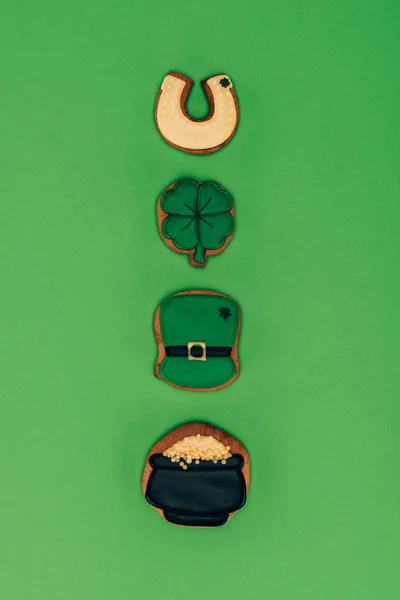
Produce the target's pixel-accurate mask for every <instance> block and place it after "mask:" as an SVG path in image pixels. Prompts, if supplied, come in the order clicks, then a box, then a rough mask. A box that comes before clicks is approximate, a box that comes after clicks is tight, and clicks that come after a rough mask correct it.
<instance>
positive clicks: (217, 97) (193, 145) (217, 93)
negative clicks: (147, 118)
mask: <svg viewBox="0 0 400 600" xmlns="http://www.w3.org/2000/svg"><path fill="white" fill-rule="evenodd" d="M201 85H202V87H203V90H204V93H205V95H206V97H207V100H208V103H209V106H210V110H209V112H208V115H207V116H206V117H205V118H204V119H194V118H193V117H191V116H190V115H189V114H188V113H187V110H186V102H187V99H188V96H189V93H190V90H191V89H192V86H193V80H192V79H190V77H186V75H182V74H181V73H176V72H175V71H170V72H169V73H168V75H166V77H164V81H163V82H162V84H161V89H160V91H159V93H158V97H157V102H156V109H155V120H156V125H157V128H158V130H159V132H160V134H161V136H162V137H163V138H164V140H165V141H166V142H167V143H168V144H169V145H170V146H173V147H174V148H177V149H178V150H182V151H183V152H188V153H189V154H211V153H212V152H216V151H217V150H220V149H221V148H223V147H224V146H225V145H226V144H227V143H228V142H229V141H230V140H231V139H232V138H233V136H234V135H235V133H236V129H237V127H238V123H239V103H238V99H237V96H236V93H235V90H234V89H233V84H232V81H231V79H230V78H229V77H228V76H227V75H224V74H221V75H213V76H212V77H209V78H208V79H204V80H203V81H202V82H201Z"/></svg>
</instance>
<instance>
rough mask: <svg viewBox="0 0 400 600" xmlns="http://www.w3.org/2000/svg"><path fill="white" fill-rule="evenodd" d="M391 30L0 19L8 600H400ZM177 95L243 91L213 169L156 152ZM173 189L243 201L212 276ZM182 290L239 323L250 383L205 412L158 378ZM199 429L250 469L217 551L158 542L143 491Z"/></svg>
mask: <svg viewBox="0 0 400 600" xmlns="http://www.w3.org/2000/svg"><path fill="white" fill-rule="evenodd" d="M398 7H399V3H398V0H391V1H390V0H388V1H385V0H380V1H372V0H367V1H365V2H354V1H350V0H335V1H333V2H332V1H329V2H328V1H327V0H324V1H321V0H312V1H311V0H305V1H304V0H303V1H295V0H285V1H282V0H268V1H267V2H266V1H265V0H257V1H256V2H243V1H239V0H231V1H230V2H227V0H207V1H205V2H202V3H197V2H194V3H190V2H187V1H184V0H172V1H171V2H143V3H138V2H133V1H132V0H130V1H128V0H117V1H114V2H111V1H110V0H83V1H82V0H79V1H78V0H70V1H68V2H67V1H63V2H49V1H48V0H39V1H37V2H28V1H26V0H25V1H22V2H18V3H17V2H11V1H10V2H7V3H6V4H3V5H2V9H1V18H0V23H1V25H0V28H1V31H0V56H1V59H0V63H1V67H0V69H1V71H0V81H1V93H0V105H1V109H0V115H1V143H0V144H1V156H0V165H1V167H0V177H1V183H0V198H1V215H0V227H1V233H0V244H1V248H0V260H1V310H0V319H1V351H2V356H1V362H0V364H1V371H2V373H1V378H0V384H1V414H0V457H1V473H0V476H1V481H0V489H1V492H0V502H1V508H0V519H1V523H0V541H1V548H0V570H1V573H0V597H1V598H2V599H3V600H90V599H95V600H110V599H115V600H125V599H130V598H141V599H145V600H147V599H150V598H165V599H173V600H181V599H182V600H183V599H187V598H190V599H191V600H199V599H200V598H207V599H209V600H213V599H217V598H229V599H230V600H236V599H237V600H239V599H242V598H250V599H251V600H253V599H257V598H264V597H265V598H271V599H273V600H369V599H371V600H392V599H393V600H394V599H396V598H398V597H399V595H400V576H399V574H398V559H399V554H400V541H399V539H400V514H399V499H400V498H399V491H400V489H399V488H400V485H399V467H400V448H399V425H400V423H399V417H400V410H399V388H400V375H399V349H400V342H399V338H400V317H399V301H400V275H399V258H400V253H399V250H400V238H399V224H400V203H399V190H400V183H399V181H400V179H399V159H400V148H399V139H400V127H399V97H400V84H399V80H400V78H399V71H398V69H399V60H400V52H399V48H400V42H399V34H400V14H399V8H398ZM170 69H173V70H178V71H182V72H183V73H185V74H187V75H189V76H191V77H192V78H193V79H195V80H196V81H197V82H198V81H199V80H200V79H201V78H203V77H207V76H210V75H212V74H214V73H216V72H220V71H225V72H226V73H228V74H229V75H230V76H231V77H232V79H233V81H234V84H235V87H236V90H237V93H238V96H239V101H240V106H241V111H242V118H241V122H240V126H239V130H238V132H237V135H236V137H235V138H234V139H233V140H232V142H231V143H230V144H229V145H228V146H227V147H226V148H225V149H224V150H222V151H221V152H218V153H216V154H214V155H211V156H203V157H202V156H189V155H185V154H184V153H182V152H179V151H177V150H174V149H172V148H170V147H169V146H168V145H167V144H165V143H164V142H163V141H162V139H161V138H160V136H159V134H158V133H157V131H156V129H155V125H154V121H153V106H154V102H155V98H156V94H157V91H158V88H159V85H160V84H161V81H162V78H163V77H164V75H165V74H166V72H167V71H168V70H170ZM190 109H191V111H192V113H193V114H194V115H195V116H198V117H199V116H203V115H204V113H205V111H206V103H205V100H204V98H203V97H202V93H201V89H200V87H199V86H198V85H196V89H195V92H194V94H193V97H192V98H191V99H190ZM182 176H193V177H197V178H199V179H207V178H209V179H216V180H217V181H219V182H220V183H221V184H222V185H224V186H226V187H227V189H228V190H229V191H230V192H231V193H232V194H233V195H234V197H235V201H236V209H237V232H236V237H235V238H234V239H233V241H232V243H231V245H230V246H229V247H228V249H227V250H226V251H225V252H224V254H223V255H221V256H219V257H216V258H210V260H209V264H208V265H207V267H206V269H205V270H204V271H199V270H195V269H193V268H191V267H189V264H188V260H187V257H184V256H179V255H176V254H173V253H172V252H171V251H169V250H168V249H167V247H166V246H165V245H164V244H163V243H162V241H161V240H160V238H159V236H158V233H157V229H156V219H155V203H156V199H157V196H158V194H159V193H160V192H161V191H162V190H163V189H164V188H165V187H166V186H167V185H168V184H169V183H170V182H171V181H173V180H174V179H176V178H177V177H182ZM193 287H204V288H213V289H217V290H219V291H222V292H226V293H228V294H230V295H231V296H232V297H233V298H235V299H236V300H238V301H239V303H240V304H241V307H242V310H243V315H244V321H243V337H242V343H241V359H242V368H243V372H242V375H241V377H240V379H239V380H238V381H237V382H236V383H234V384H233V385H232V386H231V387H228V388H226V389H225V390H223V391H221V392H217V393H214V394H198V395H195V394H191V393H190V392H181V391H179V390H176V389H173V388H171V387H169V386H167V385H164V384H163V383H161V382H160V381H158V380H156V379H155V378H154V377H153V374H152V369H153V364H154V361H155V357H156V346H155V342H154V339H153V335H152V316H153V312H154V310H155V308H156V305H157V304H158V302H159V301H160V299H161V298H163V297H165V296H166V295H168V294H170V293H172V292H175V291H178V290H181V289H186V288H193ZM193 419H202V420H209V421H210V422H212V423H214V424H216V425H219V426H221V427H224V428H226V429H227V430H228V431H229V432H231V433H233V434H234V435H236V436H237V437H239V438H240V439H241V440H242V441H243V443H244V444H245V445H246V446H247V447H248V449H249V452H250V455H251V460H252V488H251V490H250V495H249V498H248V504H247V506H246V507H245V508H244V509H243V510H242V511H240V512H239V513H238V514H237V515H236V516H235V518H234V519H233V520H232V521H231V522H230V523H228V524H227V525H226V526H224V527H222V528H220V529H213V530H190V529H183V528H178V527H174V526H172V525H169V524H168V523H166V522H164V521H163V520H161V519H160V518H159V516H158V515H157V514H156V513H155V512H154V511H153V510H152V509H151V507H150V506H149V505H148V504H146V502H145V500H144V498H143V497H142V494H141V490H140V485H139V484H140V477H141V472H142V468H143V464H144V458H145V455H146V452H147V451H148V450H149V448H150V447H151V445H152V444H153V443H154V442H155V441H156V440H157V439H158V438H159V437H160V436H162V435H163V434H164V433H166V431H167V430H168V429H170V428H172V427H174V426H176V425H178V424H181V423H183V422H185V421H188V420H193Z"/></svg>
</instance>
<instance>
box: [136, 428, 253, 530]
mask: <svg viewBox="0 0 400 600" xmlns="http://www.w3.org/2000/svg"><path fill="white" fill-rule="evenodd" d="M249 483H250V465H249V457H248V453H247V451H246V449H245V448H244V446H243V445H242V444H241V443H240V442H239V441H238V440H236V439H235V438H233V437H232V436H230V435H228V434H227V433H226V432H224V431H222V430H221V429H218V428H216V427H214V426H212V425H209V424H206V423H187V424H186V425H183V426H181V427H178V428H177V429H175V430H174V431H172V432H170V433H168V434H167V435H166V436H165V437H164V438H162V439H161V440H160V441H159V442H158V443H157V444H156V445H155V446H154V447H153V449H152V450H151V451H150V453H149V455H148V457H147V460H146V466H145V470H144V474H143V480H142V490H143V493H144V495H145V498H146V500H147V502H148V503H149V504H151V505H152V506H153V508H155V509H156V510H157V512H158V513H159V514H160V515H161V516H162V517H163V518H164V519H165V520H167V521H169V522H170V523H173V524H175V525H183V526H186V527H217V526H220V525H224V524H225V523H226V522H227V521H228V519H230V518H231V517H232V516H233V515H234V513H235V512H237V511H238V510H239V509H241V508H242V507H243V506H244V505H245V502H246V497H247V492H248V488H249Z"/></svg>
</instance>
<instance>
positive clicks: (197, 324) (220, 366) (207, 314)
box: [160, 294, 240, 388]
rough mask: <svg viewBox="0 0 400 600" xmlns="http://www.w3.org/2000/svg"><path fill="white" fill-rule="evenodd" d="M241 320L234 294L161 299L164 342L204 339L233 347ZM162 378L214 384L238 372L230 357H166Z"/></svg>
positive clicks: (194, 384) (184, 384)
mask: <svg viewBox="0 0 400 600" xmlns="http://www.w3.org/2000/svg"><path fill="white" fill-rule="evenodd" d="M239 322H240V313H239V308H238V306H237V304H236V303H235V302H233V300H231V299H230V298H224V297H221V296H213V295H208V294H187V295H186V294H185V295H182V296H172V297H169V298H167V299H166V300H165V301H164V302H162V303H161V307H160V327H161V334H162V339H163V342H164V346H185V345H187V344H188V342H204V343H205V344H206V345H208V346H229V347H231V348H232V347H233V345H234V343H235V340H236V336H237V332H238V328H239ZM160 375H161V377H162V379H164V380H166V381H168V382H170V383H173V384H175V385H178V386H181V387H188V388H211V387H215V386H219V385H223V384H224V383H227V382H228V381H229V380H230V379H232V378H233V377H234V376H235V375H236V365H235V363H234V362H233V360H232V359H231V358H230V357H227V358H207V360H206V361H191V360H188V359H187V358H172V357H166V358H165V359H164V360H163V362H162V364H161V367H160Z"/></svg>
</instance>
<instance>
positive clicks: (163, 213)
mask: <svg viewBox="0 0 400 600" xmlns="http://www.w3.org/2000/svg"><path fill="white" fill-rule="evenodd" d="M157 221H158V231H159V233H160V236H161V238H162V239H163V241H164V242H165V243H166V245H167V246H168V248H170V250H172V251H173V252H177V253H178V254H188V255H189V262H190V264H191V265H192V266H193V267H205V266H206V262H207V257H208V256H215V255H217V254H221V252H223V251H224V250H225V248H226V247H227V245H228V244H229V242H230V241H231V239H232V237H233V223H234V220H233V198H232V196H231V195H230V194H229V193H228V192H227V191H226V190H224V188H223V187H222V185H220V184H219V183H216V182H214V181H197V180H195V179H188V178H185V179H178V181H175V182H174V183H172V184H171V185H170V186H169V187H168V188H167V189H166V190H165V191H164V192H163V193H162V194H161V196H160V197H159V198H158V202H157Z"/></svg>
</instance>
